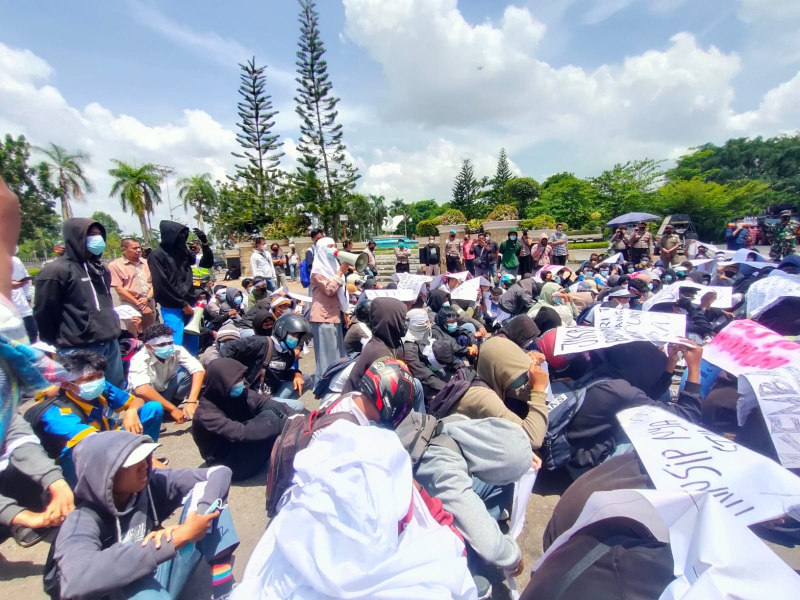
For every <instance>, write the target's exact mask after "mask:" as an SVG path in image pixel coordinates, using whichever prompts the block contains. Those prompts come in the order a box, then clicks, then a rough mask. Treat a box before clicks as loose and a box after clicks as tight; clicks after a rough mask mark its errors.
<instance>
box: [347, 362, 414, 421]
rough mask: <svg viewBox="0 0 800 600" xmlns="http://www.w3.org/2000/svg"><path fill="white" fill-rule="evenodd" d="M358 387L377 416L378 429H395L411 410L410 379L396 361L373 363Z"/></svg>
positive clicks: (404, 368)
mask: <svg viewBox="0 0 800 600" xmlns="http://www.w3.org/2000/svg"><path fill="white" fill-rule="evenodd" d="M360 387H361V393H362V394H364V395H365V396H366V397H367V398H369V400H370V402H372V403H373V404H374V405H375V408H377V409H378V412H379V413H380V414H381V420H380V423H381V425H385V426H387V427H389V428H391V429H396V428H397V426H398V425H400V423H401V422H402V421H403V419H405V418H406V416H407V415H408V413H410V412H411V408H412V407H413V406H414V378H413V377H412V375H411V373H410V372H409V370H408V368H407V367H406V366H405V365H404V364H403V363H401V362H400V361H399V360H394V359H380V360H376V361H375V362H374V363H372V366H370V368H369V369H367V372H366V373H364V376H363V377H362V378H361V386H360Z"/></svg>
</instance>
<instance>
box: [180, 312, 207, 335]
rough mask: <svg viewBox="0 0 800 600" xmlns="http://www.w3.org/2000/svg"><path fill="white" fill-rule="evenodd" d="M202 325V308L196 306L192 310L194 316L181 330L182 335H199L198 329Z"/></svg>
mask: <svg viewBox="0 0 800 600" xmlns="http://www.w3.org/2000/svg"><path fill="white" fill-rule="evenodd" d="M202 325H203V308H202V307H200V306H196V307H195V309H194V316H193V317H192V320H191V321H189V324H188V325H186V327H184V328H183V333H185V334H186V335H200V327H201V326H202Z"/></svg>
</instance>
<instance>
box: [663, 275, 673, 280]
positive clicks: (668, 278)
mask: <svg viewBox="0 0 800 600" xmlns="http://www.w3.org/2000/svg"><path fill="white" fill-rule="evenodd" d="M664 281H672V275H664Z"/></svg>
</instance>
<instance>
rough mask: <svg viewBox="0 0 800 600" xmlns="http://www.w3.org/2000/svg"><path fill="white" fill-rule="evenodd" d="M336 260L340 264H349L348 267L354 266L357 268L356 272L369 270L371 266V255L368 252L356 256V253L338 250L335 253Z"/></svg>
mask: <svg viewBox="0 0 800 600" xmlns="http://www.w3.org/2000/svg"><path fill="white" fill-rule="evenodd" d="M334 256H335V257H336V260H338V261H339V262H340V263H347V264H348V265H353V266H354V267H355V268H356V271H363V270H364V269H366V268H367V265H368V264H369V254H367V253H366V252H362V253H360V254H356V253H355V252H345V251H344V250H337V251H336V252H335V253H334Z"/></svg>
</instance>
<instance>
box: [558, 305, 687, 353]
mask: <svg viewBox="0 0 800 600" xmlns="http://www.w3.org/2000/svg"><path fill="white" fill-rule="evenodd" d="M685 335H686V315H679V314H674V313H659V312H642V311H640V310H630V309H627V308H621V309H619V308H599V307H598V308H597V309H596V313H595V318H594V327H559V328H558V329H557V330H556V347H555V355H556V356H561V355H563V354H574V353H576V352H586V351H588V350H599V349H601V348H610V347H611V346H618V345H619V344H627V343H629V342H677V341H679V340H678V338H680V337H684V336H685Z"/></svg>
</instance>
